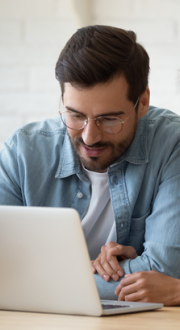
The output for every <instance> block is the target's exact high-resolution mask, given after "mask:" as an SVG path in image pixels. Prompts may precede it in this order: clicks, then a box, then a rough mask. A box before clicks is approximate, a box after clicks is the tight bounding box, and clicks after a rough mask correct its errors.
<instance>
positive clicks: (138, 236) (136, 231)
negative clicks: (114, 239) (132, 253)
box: [129, 210, 150, 255]
mask: <svg viewBox="0 0 180 330" xmlns="http://www.w3.org/2000/svg"><path fill="white" fill-rule="evenodd" d="M149 214H150V210H149V211H148V212H147V213H146V214H145V215H143V216H142V217H140V218H132V219H131V226H130V233H129V244H130V245H131V246H133V247H134V248H135V250H136V252H137V254H138V255H141V254H142V252H143V250H144V247H143V243H144V235H145V220H146V218H147V217H148V216H149Z"/></svg>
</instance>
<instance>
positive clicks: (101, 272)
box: [94, 259, 110, 282]
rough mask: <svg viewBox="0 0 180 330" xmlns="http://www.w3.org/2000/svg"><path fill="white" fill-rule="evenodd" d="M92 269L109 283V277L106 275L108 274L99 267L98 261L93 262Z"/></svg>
mask: <svg viewBox="0 0 180 330" xmlns="http://www.w3.org/2000/svg"><path fill="white" fill-rule="evenodd" d="M94 267H95V269H96V271H97V272H98V274H99V275H100V276H101V277H102V278H103V279H104V280H105V281H107V282H108V281H109V280H110V276H109V275H108V273H106V271H105V270H104V268H103V267H102V266H101V263H100V262H99V260H97V259H96V260H95V262H94Z"/></svg>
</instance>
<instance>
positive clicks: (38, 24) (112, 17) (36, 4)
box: [0, 0, 180, 148]
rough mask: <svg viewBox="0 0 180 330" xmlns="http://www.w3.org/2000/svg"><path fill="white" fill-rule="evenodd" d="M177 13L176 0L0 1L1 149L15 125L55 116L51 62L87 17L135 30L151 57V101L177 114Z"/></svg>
mask: <svg viewBox="0 0 180 330" xmlns="http://www.w3.org/2000/svg"><path fill="white" fill-rule="evenodd" d="M85 2H86V3H85ZM85 10H86V12H85ZM83 11H84V12H83ZM179 13H180V0H0V148H1V147H2V145H3V141H4V140H5V139H6V138H7V136H8V135H9V134H10V133H11V132H13V131H14V130H15V129H16V128H18V127H19V126H22V125H24V124H25V123H27V122H30V121H35V120H42V119H44V118H46V117H53V116H56V115H57V113H58V103H59V95H60V93H59V85H58V82H57V81H56V80H55V77H54V67H55V63H56V61H57V58H58V56H59V53H60V51H61V49H62V47H63V46H64V43H65V42H66V41H67V39H68V38H69V37H70V36H71V34H72V33H74V32H75V30H76V29H77V27H79V26H81V25H84V24H86V21H87V24H90V20H91V22H92V23H93V24H108V25H114V26H118V27H122V28H125V29H132V30H134V31H135V32H136V33H137V36H138V41H139V42H141V43H142V44H143V45H144V46H145V48H146V49H147V51H148V53H149V55H150V59H151V73H150V88H151V103H152V104H155V105H157V106H163V107H167V108H170V109H172V110H173V111H175V112H177V113H179V114H180V14H179ZM78 14H79V16H78ZM91 14H92V16H91ZM178 70H179V71H178Z"/></svg>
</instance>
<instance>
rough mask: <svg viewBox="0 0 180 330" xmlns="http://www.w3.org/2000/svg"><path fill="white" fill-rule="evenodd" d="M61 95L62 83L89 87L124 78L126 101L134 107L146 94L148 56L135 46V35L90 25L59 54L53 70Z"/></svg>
mask: <svg viewBox="0 0 180 330" xmlns="http://www.w3.org/2000/svg"><path fill="white" fill-rule="evenodd" d="M55 73H56V78H57V80H58V81H59V82H60V86H61V91H62V95H63V93H64V83H65V82H69V83H71V84H72V85H73V86H77V87H82V88H83V87H93V86H94V85H96V84H98V83H106V82H108V81H110V80H112V79H113V78H114V77H115V76H119V75H121V74H123V75H124V77H125V78H126V80H127V82H128V84H129V90H128V95H127V98H128V99H129V100H130V101H132V102H133V103H135V102H136V101H137V98H138V97H139V96H140V95H141V94H142V93H143V92H144V91H145V90H146V87H147V85H148V74H149V56H148V54H147V52H146V50H145V49H144V48H143V47H142V46H141V45H140V44H139V43H137V42H136V34H135V33H134V32H133V31H126V30H123V29H119V28H116V27H111V26H104V25H94V26H87V27H83V28H81V29H79V30H77V32H76V33H74V34H73V35H72V37H71V38H70V39H69V40H68V42H67V43H66V45H65V47H64V48H63V50H62V51H61V53H60V56H59V58H58V61H57V63H56V68H55Z"/></svg>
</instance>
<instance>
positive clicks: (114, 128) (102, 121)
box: [96, 116, 123, 134]
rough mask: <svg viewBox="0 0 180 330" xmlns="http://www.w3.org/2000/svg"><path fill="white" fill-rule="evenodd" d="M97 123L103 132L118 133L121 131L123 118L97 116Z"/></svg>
mask: <svg viewBox="0 0 180 330" xmlns="http://www.w3.org/2000/svg"><path fill="white" fill-rule="evenodd" d="M96 125H97V126H98V128H99V129H100V130H101V131H102V132H106V133H109V134H117V133H119V132H120V131H121V129H122V126H123V123H122V121H121V119H119V118H117V117H113V116H108V117H99V118H97V119H96Z"/></svg>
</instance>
